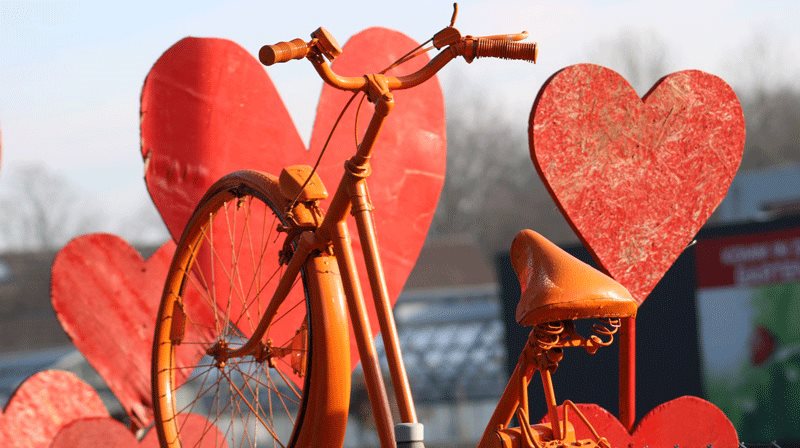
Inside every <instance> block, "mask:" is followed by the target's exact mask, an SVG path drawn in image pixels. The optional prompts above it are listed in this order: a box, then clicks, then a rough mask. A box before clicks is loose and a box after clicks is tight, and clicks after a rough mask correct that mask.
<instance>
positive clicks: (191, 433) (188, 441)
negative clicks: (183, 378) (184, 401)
mask: <svg viewBox="0 0 800 448" xmlns="http://www.w3.org/2000/svg"><path fill="white" fill-rule="evenodd" d="M187 417H188V420H187V421H186V422H185V423H183V424H182V426H181V427H182V428H184V434H187V435H186V436H185V437H184V438H182V439H181V442H183V446H187V447H197V448H205V447H208V448H212V447H213V448H225V447H227V446H228V444H227V442H226V441H225V439H224V435H223V434H222V433H221V432H220V431H219V430H218V429H217V428H216V427H213V428H212V427H211V426H210V425H211V423H210V422H209V421H208V420H207V419H206V418H205V417H202V416H200V415H197V414H188V416H187ZM179 418H180V417H179ZM209 431H214V432H216V433H217V435H218V437H217V438H216V439H215V438H212V437H207V438H205V439H203V440H202V442H201V441H200V440H198V439H197V436H198V435H208V433H209ZM101 446H103V447H113V448H158V446H159V445H158V436H157V435H156V431H155V428H153V429H151V430H150V431H149V432H148V433H147V435H146V436H145V437H144V438H143V439H142V440H141V441H140V442H137V441H136V438H135V437H134V435H133V433H131V431H130V430H129V429H128V428H126V427H125V425H123V424H122V423H120V422H118V421H116V420H114V419H112V418H99V417H98V418H85V419H80V420H75V421H73V422H71V423H69V424H67V425H65V426H64V427H63V428H61V431H59V432H58V434H56V436H55V438H54V439H53V443H52V444H51V445H50V448H96V447H101Z"/></svg>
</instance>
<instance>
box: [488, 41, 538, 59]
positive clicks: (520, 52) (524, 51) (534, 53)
mask: <svg viewBox="0 0 800 448" xmlns="http://www.w3.org/2000/svg"><path fill="white" fill-rule="evenodd" d="M475 57H476V58H486V57H490V58H502V59H521V60H525V61H531V62H533V63H536V59H537V58H538V57H539V45H538V44H537V43H536V42H512V41H507V40H494V39H478V40H477V41H476V42H475Z"/></svg>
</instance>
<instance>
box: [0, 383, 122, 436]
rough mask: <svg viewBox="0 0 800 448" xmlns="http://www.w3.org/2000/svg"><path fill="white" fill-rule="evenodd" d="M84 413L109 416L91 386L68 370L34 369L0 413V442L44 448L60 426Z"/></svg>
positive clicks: (84, 414)
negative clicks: (36, 371)
mask: <svg viewBox="0 0 800 448" xmlns="http://www.w3.org/2000/svg"><path fill="white" fill-rule="evenodd" d="M86 417H108V411H107V410H106V408H105V406H104V405H103V402H102V401H100V397H99V396H97V392H95V390H94V389H92V387H91V386H89V385H88V384H86V383H84V382H83V381H82V380H81V379H80V378H78V377H76V376H75V375H74V374H72V373H70V372H63V371H59V370H45V371H43V372H39V373H36V374H34V375H32V376H31V377H29V378H28V379H26V380H25V381H24V382H23V383H22V384H21V385H20V386H19V387H18V388H17V390H16V391H14V393H13V394H12V395H11V398H10V399H9V401H8V403H7V404H6V407H5V409H4V411H3V414H0V446H2V447H4V448H46V447H48V446H50V442H51V441H52V439H53V437H54V436H55V435H56V433H57V432H58V431H59V430H60V429H61V427H62V426H64V425H66V424H67V423H69V422H71V421H73V420H77V419H81V418H86Z"/></svg>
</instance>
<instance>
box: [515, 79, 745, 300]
mask: <svg viewBox="0 0 800 448" xmlns="http://www.w3.org/2000/svg"><path fill="white" fill-rule="evenodd" d="M744 129H745V128H744V117H743V115H742V109H741V106H740V105H739V101H738V99H737V98H736V94H734V92H733V90H731V88H730V87H729V86H728V85H727V84H725V82H724V81H722V80H721V79H719V78H717V77H716V76H713V75H710V74H708V73H703V72H700V71H694V70H690V71H682V72H677V73H673V74H671V75H669V76H666V77H664V78H662V79H661V80H660V81H659V82H658V83H656V85H655V86H654V87H653V88H652V89H651V90H650V92H649V93H648V94H647V95H645V97H644V99H643V100H640V99H639V97H638V95H637V94H636V92H635V91H634V90H633V88H631V86H630V84H628V82H627V81H625V79H623V78H622V77H621V76H620V75H619V74H617V73H616V72H614V71H612V70H609V69H607V68H604V67H600V66H597V65H591V64H579V65H573V66H571V67H567V68H565V69H563V70H561V71H560V72H558V73H556V74H555V75H554V76H553V77H551V78H550V79H549V80H548V81H547V82H546V83H545V85H544V87H542V89H541V91H540V92H539V96H538V98H537V99H536V103H535V104H534V107H533V111H532V112H531V119H530V129H529V137H530V146H531V157H532V159H533V162H534V164H535V165H536V169H537V170H538V171H539V173H540V174H541V176H542V178H543V179H544V181H545V184H546V185H547V187H548V189H549V190H550V193H551V195H552V196H553V197H554V198H555V200H556V202H557V203H558V206H559V208H561V211H562V212H563V213H564V215H565V216H566V217H567V219H568V220H569V222H570V224H571V225H572V227H573V228H574V229H575V231H576V232H577V233H578V235H579V236H580V238H581V239H582V240H583V241H584V243H586V245H587V247H588V249H589V250H590V251H591V252H592V253H593V255H594V257H595V259H596V260H598V262H600V264H601V265H602V266H603V267H604V268H605V269H606V271H608V272H609V273H610V274H611V276H612V277H614V278H615V279H616V280H618V281H619V282H620V283H622V284H623V285H625V286H626V287H627V288H628V289H629V290H630V292H631V293H632V294H633V296H634V298H635V299H636V300H637V301H638V302H639V303H642V302H643V301H644V300H645V298H646V297H647V295H648V294H649V293H650V291H652V289H653V288H654V287H655V285H656V283H658V281H659V280H660V279H661V277H662V276H663V275H664V273H665V272H666V271H667V269H669V267H670V266H671V265H672V263H673V262H674V261H675V259H676V258H677V257H678V255H680V253H681V252H682V251H683V250H684V249H685V248H686V246H687V244H689V243H690V242H691V240H692V238H693V237H694V235H695V234H696V233H697V231H698V230H699V229H700V227H701V226H702V225H703V223H705V221H706V220H707V219H708V217H709V216H710V215H711V213H712V212H713V211H714V209H715V208H716V206H717V205H718V204H719V203H720V201H722V199H723V197H724V196H725V194H726V192H727V190H728V186H729V185H730V183H731V181H732V180H733V176H734V175H735V174H736V170H737V169H738V167H739V162H740V161H741V157H742V149H743V147H744V134H745V130H744Z"/></svg>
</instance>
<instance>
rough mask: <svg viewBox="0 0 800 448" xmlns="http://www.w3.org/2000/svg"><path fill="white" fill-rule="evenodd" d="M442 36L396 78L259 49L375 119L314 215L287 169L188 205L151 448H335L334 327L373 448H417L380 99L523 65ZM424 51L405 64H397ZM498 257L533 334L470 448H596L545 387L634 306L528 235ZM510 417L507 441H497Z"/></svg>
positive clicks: (388, 105) (157, 380) (457, 36)
mask: <svg viewBox="0 0 800 448" xmlns="http://www.w3.org/2000/svg"><path fill="white" fill-rule="evenodd" d="M454 21H455V13H454V14H453V18H452V20H451V23H450V26H448V27H445V28H444V29H442V30H441V31H439V32H438V33H436V34H435V35H434V37H433V38H432V39H431V41H430V42H432V47H433V48H435V49H437V50H439V53H438V55H437V56H435V57H434V58H433V59H431V60H430V61H429V62H428V63H427V65H425V66H424V67H423V68H421V69H420V70H418V71H416V72H414V73H411V74H409V75H406V76H399V77H394V76H388V75H385V74H384V73H373V74H366V75H364V76H360V77H345V76H340V75H338V74H336V73H334V72H333V71H332V69H331V67H330V65H329V62H328V61H329V60H333V59H334V58H335V57H337V56H338V55H339V54H340V53H341V50H340V48H339V46H338V44H337V43H336V41H335V40H334V39H333V37H332V36H331V35H330V34H329V33H328V32H327V31H326V30H324V29H322V28H320V29H318V30H316V31H315V32H314V33H312V34H311V40H310V41H308V42H307V41H305V40H302V39H294V40H292V41H289V42H282V43H279V44H276V45H268V46H265V47H263V48H262V49H261V52H260V54H259V59H260V60H261V61H262V62H263V63H264V64H266V65H271V64H275V63H278V62H285V61H288V60H291V59H302V58H305V59H307V60H309V61H310V62H311V64H312V65H313V66H314V68H315V69H316V70H317V72H318V73H319V75H320V76H321V77H322V79H323V80H324V81H325V82H326V83H328V84H329V85H331V86H333V87H336V88H337V89H341V90H345V91H350V92H355V93H358V92H362V93H364V94H365V95H366V97H367V98H368V99H369V101H370V102H372V103H373V104H374V108H375V112H374V114H373V116H372V119H371V120H370V122H369V124H368V127H367V129H366V132H365V135H364V137H363V139H362V140H361V142H360V144H359V145H358V146H357V149H356V151H355V154H354V155H353V156H352V157H351V158H350V159H349V160H347V161H346V164H345V173H344V175H343V177H342V179H341V182H340V183H339V185H338V186H337V187H336V191H335V193H334V194H333V197H332V199H331V201H330V203H329V205H328V207H327V211H323V210H322V209H321V208H320V201H322V200H324V199H326V198H327V197H328V192H327V190H326V188H325V186H324V185H323V184H322V181H321V179H320V177H319V176H318V175H317V174H316V172H315V167H313V168H312V167H310V166H299V165H295V166H290V167H286V168H285V169H283V170H282V172H281V173H280V175H279V176H277V177H275V176H272V175H270V174H266V173H261V172H256V171H238V172H234V173H231V174H229V175H227V176H225V177H223V178H222V179H220V180H219V181H217V182H216V183H215V184H214V185H213V186H212V187H211V188H210V189H209V191H208V192H207V193H206V194H205V196H204V197H203V198H202V199H201V201H200V203H199V205H198V206H197V208H196V210H195V212H194V214H193V215H192V217H191V218H190V220H189V222H188V224H187V226H186V228H185V230H184V232H183V235H182V237H181V239H180V242H179V243H178V246H177V249H176V252H175V256H174V259H173V262H172V265H171V267H170V270H169V274H168V277H167V280H166V285H165V288H164V293H163V296H162V300H161V305H160V308H159V312H158V320H157V325H156V333H155V339H154V348H153V367H152V382H153V403H154V405H155V417H156V420H155V421H156V424H155V426H156V429H157V431H158V436H159V440H160V443H161V446H162V447H170V448H178V447H183V448H187V447H188V446H204V447H205V446H229V447H240V446H249V447H253V446H280V447H289V446H292V447H341V446H342V445H343V442H344V436H345V428H346V425H347V415H348V407H349V399H350V374H351V372H350V363H349V359H350V355H349V350H350V348H349V347H350V345H349V335H348V316H349V321H350V323H352V329H353V332H354V335H355V338H356V342H357V347H358V352H359V355H360V359H361V362H362V365H363V370H364V377H365V382H366V385H367V392H368V396H369V400H370V403H371V409H372V412H373V415H374V419H375V423H376V431H377V434H378V438H379V440H380V445H381V447H382V448H389V447H398V446H403V447H422V446H423V431H422V425H421V424H420V423H419V422H418V421H417V416H416V411H415V408H414V402H413V399H412V395H411V390H410V387H409V382H408V379H407V376H406V372H405V367H404V365H403V360H402V357H401V353H400V347H399V343H398V336H397V331H396V328H395V324H394V319H393V316H392V310H391V305H390V300H389V295H388V293H387V287H386V281H385V279H384V275H383V267H382V264H381V259H380V254H379V250H378V244H377V241H376V236H375V226H374V222H373V215H372V203H371V201H370V196H369V192H368V188H367V179H368V178H369V175H370V159H371V157H372V156H373V153H374V149H375V143H376V141H377V139H378V136H379V133H380V130H381V127H382V125H383V124H384V122H385V120H386V119H387V117H388V116H389V115H390V112H391V111H392V108H393V106H394V97H393V94H392V92H393V91H395V90H401V89H408V88H412V87H414V86H417V85H419V84H421V83H423V82H425V81H426V80H428V79H430V78H431V77H432V76H434V75H435V74H436V73H437V72H438V71H439V70H440V69H441V68H443V67H444V66H445V65H446V64H447V63H449V62H450V61H452V60H453V59H455V58H456V57H458V56H462V57H464V59H465V60H467V61H468V62H470V61H472V59H473V58H478V57H496V58H506V59H520V60H529V61H535V60H536V56H537V46H536V44H535V43H523V42H519V41H520V40H522V39H524V38H525V37H526V36H527V34H526V33H519V34H510V35H500V36H487V37H472V36H462V35H461V33H460V32H459V31H458V30H457V29H456V28H455V27H454V26H453V24H454ZM427 50H428V49H427V48H421V49H416V50H412V52H410V53H409V54H407V55H406V56H405V57H404V58H401V60H399V61H398V63H402V62H404V61H405V60H408V59H410V58H412V57H414V56H415V55H417V54H421V53H422V52H423V51H427ZM323 152H324V149H323ZM350 214H352V215H353V216H354V218H355V223H356V228H357V232H358V236H359V239H360V241H361V245H362V249H363V255H364V260H365V263H366V267H367V273H368V282H369V285H370V288H371V291H372V296H373V299H374V301H375V307H376V310H377V314H378V321H379V324H380V329H381V335H382V338H383V340H384V346H385V348H386V357H387V361H388V367H389V372H390V375H391V380H392V385H393V390H394V394H395V400H396V403H397V406H398V409H399V416H400V422H397V424H394V422H393V418H392V414H391V412H390V407H389V400H388V397H387V390H386V387H385V386H384V382H383V379H382V376H381V370H380V365H379V362H378V358H377V354H376V350H375V346H374V343H373V339H372V337H371V334H372V332H371V329H370V323H369V319H368V316H367V311H366V307H365V301H364V293H363V292H362V286H361V283H360V280H359V278H358V273H357V269H356V265H355V258H354V251H353V248H352V247H351V240H350V233H349V232H350V230H349V228H348V224H347V217H348V215H350ZM511 254H512V261H513V264H514V266H515V269H516V270H517V273H518V275H519V279H520V283H521V285H522V298H521V300H520V304H519V306H518V309H517V319H518V320H519V322H520V323H521V324H523V325H528V326H532V327H533V330H532V331H531V333H530V338H529V343H528V344H526V346H525V349H524V350H523V353H522V354H521V355H520V358H519V362H518V364H517V367H516V369H515V371H514V373H513V375H512V377H511V379H510V380H509V383H508V385H507V387H506V390H505V392H504V393H503V395H502V397H501V398H500V401H499V403H498V405H497V408H496V410H495V412H494V414H493V416H492V418H491V419H490V421H489V423H488V424H487V426H486V430H485V431H484V434H483V437H482V439H481V441H480V442H479V446H480V447H494V446H498V447H499V446H504V447H512V446H513V447H553V446H608V442H607V441H606V440H605V439H604V438H603V437H602V436H601V435H600V434H598V433H597V432H595V431H594V430H593V429H591V425H589V422H588V421H587V420H586V419H585V418H583V416H582V414H581V413H580V411H579V410H578V408H577V407H575V406H574V405H572V404H571V402H569V401H567V402H566V403H565V408H564V412H563V415H562V416H559V414H558V410H557V405H556V399H555V394H554V392H553V384H552V379H551V374H552V372H553V371H554V370H555V369H556V368H557V366H558V363H559V361H560V360H561V358H562V357H563V352H562V350H563V348H565V347H583V348H585V349H586V350H588V351H590V352H594V351H596V350H598V349H599V348H600V347H603V346H607V345H609V344H610V343H611V342H612V340H613V335H614V333H615V332H616V331H617V329H618V328H619V319H620V318H623V317H631V316H634V315H635V314H636V302H635V301H633V300H632V299H631V297H630V295H629V294H628V292H627V291H626V290H625V289H624V288H623V287H622V286H620V285H619V284H618V283H616V282H615V281H614V280H612V279H611V278H609V277H607V276H606V275H604V274H602V273H600V272H598V271H596V270H594V269H593V268H591V267H589V266H588V265H586V264H583V263H582V262H580V261H578V260H577V259H575V258H573V257H571V256H570V255H568V254H566V252H563V251H562V250H561V249H559V248H558V247H556V246H555V245H553V244H552V243H550V242H548V241H547V240H545V239H544V238H543V237H541V236H540V235H538V234H536V233H535V232H533V231H530V230H526V231H522V232H520V234H519V235H518V236H517V238H516V239H515V240H514V243H513V245H512V248H511ZM263 260H277V261H278V263H277V264H276V265H277V266H278V267H277V268H276V269H274V270H273V269H272V268H267V267H266V264H265V263H264V262H263ZM270 266H271V265H270ZM575 319H600V321H599V322H598V323H596V324H595V325H594V326H593V327H592V329H591V332H592V334H591V335H589V336H582V335H580V334H579V332H578V331H577V330H576V327H575V325H574V320H575ZM286 335H288V337H287V336H286ZM278 337H280V339H277V338H278ZM536 372H539V374H540V377H541V381H542V385H543V388H544V396H545V400H546V402H547V406H548V416H549V418H550V422H551V423H541V424H533V425H531V424H530V421H529V414H528V393H527V390H528V385H529V382H530V381H531V380H532V378H533V376H534V374H535V373H536ZM568 411H574V412H575V413H577V414H578V416H579V417H580V418H581V419H582V420H583V422H584V423H585V424H586V425H587V426H588V427H589V428H590V429H591V432H592V435H593V437H592V438H591V439H584V440H577V437H576V435H575V429H574V427H573V425H572V424H571V423H570V422H569V421H568V415H567V414H568ZM191 414H202V415H204V416H205V417H206V418H207V420H208V423H207V425H206V427H205V428H204V429H203V430H202V431H201V432H200V433H199V434H198V433H197V426H193V427H192V430H193V431H194V433H193V434H191V435H188V434H183V432H184V431H183V429H184V421H185V416H187V415H191ZM514 418H516V420H517V422H518V426H516V427H511V426H510V424H511V422H512V420H513V419H514ZM187 431H188V426H187ZM188 440H192V441H197V443H194V442H188ZM190 444H191V445H190Z"/></svg>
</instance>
